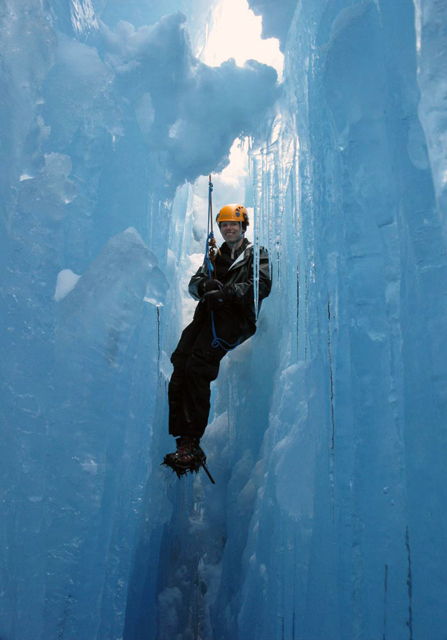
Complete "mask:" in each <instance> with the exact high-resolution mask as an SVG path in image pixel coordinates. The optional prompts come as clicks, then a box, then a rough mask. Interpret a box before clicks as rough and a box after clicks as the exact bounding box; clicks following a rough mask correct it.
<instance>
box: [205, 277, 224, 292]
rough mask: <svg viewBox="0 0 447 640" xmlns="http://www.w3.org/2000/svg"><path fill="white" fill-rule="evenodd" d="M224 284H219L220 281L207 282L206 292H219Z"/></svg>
mask: <svg viewBox="0 0 447 640" xmlns="http://www.w3.org/2000/svg"><path fill="white" fill-rule="evenodd" d="M222 287H223V284H222V283H221V282H219V280H207V281H206V282H205V287H204V291H205V293H208V291H219V290H220V289H222Z"/></svg>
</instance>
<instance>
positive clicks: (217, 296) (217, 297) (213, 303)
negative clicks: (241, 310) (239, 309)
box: [203, 289, 225, 311]
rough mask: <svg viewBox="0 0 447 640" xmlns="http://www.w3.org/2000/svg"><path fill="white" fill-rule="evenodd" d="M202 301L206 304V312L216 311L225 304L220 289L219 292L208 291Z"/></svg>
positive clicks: (223, 295)
mask: <svg viewBox="0 0 447 640" xmlns="http://www.w3.org/2000/svg"><path fill="white" fill-rule="evenodd" d="M203 299H204V300H205V302H206V305H207V307H208V311H216V309H218V308H219V307H220V306H221V305H222V304H223V303H224V302H225V294H224V292H223V291H222V290H221V289H219V291H208V293H205V295H204V296H203Z"/></svg>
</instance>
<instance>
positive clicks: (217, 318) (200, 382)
mask: <svg viewBox="0 0 447 640" xmlns="http://www.w3.org/2000/svg"><path fill="white" fill-rule="evenodd" d="M210 185H211V182H210ZM216 222H217V224H218V226H219V229H220V232H221V235H222V237H223V239H224V241H225V242H224V243H223V244H222V246H221V247H220V249H219V250H218V252H217V255H216V256H215V259H214V265H213V266H211V267H210V260H209V259H207V256H205V261H204V263H203V265H202V266H201V267H200V269H199V270H198V271H197V273H196V274H195V275H194V276H193V277H192V278H191V281H190V283H189V292H190V294H191V295H192V297H193V298H194V299H196V300H198V301H199V304H198V305H197V307H196V310H195V313H194V318H193V321H192V322H191V324H190V325H188V326H187V327H186V329H185V330H184V331H183V333H182V336H181V338H180V341H179V343H178V346H177V348H176V350H175V351H174V353H173V354H172V357H171V362H172V364H173V365H174V371H173V373H172V376H171V380H170V383H169V433H170V434H171V435H173V436H174V437H175V438H176V439H177V451H176V452H175V453H171V454H168V455H167V456H165V459H164V462H163V464H165V465H167V466H168V467H170V468H171V469H173V471H175V472H176V473H177V475H178V476H179V477H180V476H181V475H183V474H184V473H186V472H187V471H191V472H192V471H198V470H199V468H200V467H201V466H204V463H205V461H206V457H205V454H204V452H203V450H202V449H201V447H200V446H199V443H200V439H201V437H202V436H203V433H204V431H205V428H206V426H207V422H208V414H209V410H210V384H211V382H212V381H213V380H215V379H216V378H217V374H218V372H219V364H220V361H221V360H222V358H223V357H224V356H225V355H226V354H227V353H228V351H230V350H231V349H233V348H235V347H237V346H238V345H240V344H242V342H244V341H245V340H247V339H248V338H250V336H252V335H253V334H254V333H255V331H256V314H255V300H254V296H255V293H254V273H253V262H254V256H253V245H252V244H251V243H250V242H249V241H248V240H247V239H246V238H245V237H244V236H245V231H246V229H247V226H248V225H249V219H248V214H247V210H246V209H245V207H244V206H242V205H238V204H228V205H226V206H224V207H223V208H222V209H221V210H220V211H219V214H218V215H217V218H216ZM210 269H211V272H210ZM270 290H271V280H270V276H269V263H268V253H267V251H266V250H265V249H263V248H261V249H260V252H259V306H260V304H261V300H262V299H263V298H266V297H267V296H268V295H269V293H270ZM204 468H205V470H206V471H207V468H206V466H205V467H204ZM207 473H208V471H207ZM208 475H209V474H208ZM210 479H211V480H212V478H211V477H210Z"/></svg>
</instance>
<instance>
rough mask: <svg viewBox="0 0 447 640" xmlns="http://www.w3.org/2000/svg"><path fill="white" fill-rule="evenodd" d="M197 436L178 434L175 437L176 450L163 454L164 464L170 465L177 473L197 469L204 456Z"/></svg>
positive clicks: (204, 458)
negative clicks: (177, 436)
mask: <svg viewBox="0 0 447 640" xmlns="http://www.w3.org/2000/svg"><path fill="white" fill-rule="evenodd" d="M199 442H200V440H199V439H198V438H191V437H190V436H180V438H177V451H176V452H175V453H168V454H167V455H166V456H165V459H164V461H163V462H164V464H165V465H166V466H168V467H171V469H173V471H175V472H176V473H177V474H178V473H179V472H180V473H181V474H183V473H186V472H187V471H198V470H199V469H200V467H201V465H202V463H203V462H205V461H206V456H205V454H204V452H203V450H202V449H201V448H200V446H199Z"/></svg>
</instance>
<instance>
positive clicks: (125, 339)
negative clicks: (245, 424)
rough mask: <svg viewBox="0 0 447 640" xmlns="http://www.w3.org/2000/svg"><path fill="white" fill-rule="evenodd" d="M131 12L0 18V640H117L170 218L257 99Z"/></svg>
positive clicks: (264, 101) (170, 22)
mask: <svg viewBox="0 0 447 640" xmlns="http://www.w3.org/2000/svg"><path fill="white" fill-rule="evenodd" d="M142 4H144V3H140V5H139V6H138V3H128V4H126V6H125V7H123V3H121V2H120V3H116V2H101V1H98V2H94V3H92V2H90V0H73V1H72V2H68V3H67V2H58V1H56V0H55V1H54V2H37V3H36V2H35V1H34V0H11V1H8V2H7V3H4V4H3V5H2V7H1V9H0V116H1V117H0V136H1V143H0V157H1V164H2V171H1V177H0V203H1V215H0V220H1V222H0V237H1V240H0V242H1V252H0V268H1V276H0V281H1V305H2V308H1V314H0V318H1V319H0V327H1V331H0V336H1V337H0V351H1V358H0V363H1V364H0V369H1V373H0V376H1V378H0V387H1V402H0V425H1V433H2V447H1V448H0V469H1V471H0V478H1V480H0V492H1V500H0V547H1V551H0V584H1V586H0V637H1V638H2V639H4V640H19V639H20V640H27V639H31V638H32V639H33V640H36V639H37V638H42V639H43V638H45V639H48V638H78V639H79V638H83V639H86V640H87V639H89V640H90V639H93V638H108V639H110V638H121V637H122V635H123V627H124V618H125V610H126V601H127V597H128V596H127V592H128V587H129V576H130V571H131V557H132V553H133V550H134V548H135V545H137V544H138V540H139V538H138V535H137V532H138V524H139V521H140V517H141V514H142V509H141V507H142V504H143V501H144V496H145V493H144V487H145V482H146V478H147V476H148V473H150V472H151V468H152V466H151V465H152V459H154V460H155V464H156V465H157V466H158V465H159V461H158V459H157V458H156V456H153V457H152V456H151V443H152V435H153V430H154V425H155V424H157V426H159V423H156V422H155V420H154V416H155V415H159V412H160V410H159V408H158V405H160V406H161V407H162V410H163V407H164V402H165V380H166V375H167V373H166V364H165V360H166V355H165V354H164V353H163V350H162V344H163V340H164V334H165V333H166V335H168V336H169V335H170V333H169V332H170V331H172V330H171V329H170V328H169V326H168V319H169V318H170V317H171V314H174V313H175V310H176V309H177V308H178V304H179V303H178V301H177V298H176V293H177V274H176V273H175V272H174V269H173V266H174V263H173V260H172V259H171V258H169V253H168V249H169V247H170V245H171V244H172V246H174V245H175V242H179V237H178V236H179V235H180V232H179V233H178V234H176V239H173V237H172V236H173V235H174V232H173V231H172V230H171V222H172V219H173V217H174V218H175V216H176V215H177V214H176V211H177V210H179V211H181V215H182V217H183V218H184V217H185V210H186V204H185V202H187V201H188V194H189V191H188V189H186V190H185V189H183V191H181V192H180V195H179V196H178V197H177V200H176V208H174V209H173V199H174V196H175V193H176V189H177V187H178V186H179V185H182V184H183V183H185V180H186V179H189V180H195V178H196V177H197V176H199V175H200V174H201V173H206V172H208V171H214V170H217V169H219V168H220V169H221V168H223V167H224V166H225V164H226V163H227V162H228V154H229V151H230V147H231V145H232V143H233V140H234V139H235V138H236V137H237V136H239V135H241V134H248V135H251V134H253V133H254V132H255V131H256V130H257V128H259V125H260V123H262V121H263V119H264V114H265V112H266V110H268V108H269V107H270V106H271V105H272V104H273V102H274V100H275V97H276V95H277V94H276V72H275V71H274V70H273V69H271V68H270V67H267V66H265V65H260V64H258V63H256V62H254V61H253V62H251V63H249V64H247V65H246V67H245V68H243V69H242V68H238V67H236V66H235V64H234V63H232V62H228V63H226V64H224V65H222V66H221V67H219V68H214V69H211V68H209V67H207V66H206V65H203V64H202V63H200V61H199V60H198V59H196V58H195V56H194V54H193V51H192V46H191V43H190V38H189V35H188V30H187V27H186V16H185V15H184V14H183V13H180V12H179V10H181V9H184V8H185V7H184V6H182V3H180V2H178V3H174V2H171V3H163V7H164V13H163V12H162V3H158V5H157V6H156V5H155V4H154V5H153V7H152V10H149V9H148V7H146V8H144V7H143V6H142ZM187 4H188V3H185V6H186V5H187ZM120 7H121V10H122V13H121V14H120V16H119V18H120V20H118V19H117V18H118V13H117V12H118V9H119V8H120ZM139 9H140V10H139ZM166 12H171V13H170V15H165V13H166ZM194 15H195V14H193V17H194ZM129 20H134V23H133V24H132V23H131V22H129ZM147 25H149V26H147ZM217 87H219V90H220V91H223V92H224V93H225V92H227V93H228V94H229V95H230V96H232V97H231V98H230V99H229V100H228V101H227V102H225V103H222V100H221V97H220V95H221V94H220V93H219V91H217V90H216V88H217ZM183 193H185V194H186V196H185V197H186V200H185V201H184V200H182V194H183ZM183 226H184V225H183ZM173 320H174V318H173ZM177 324H178V323H176V322H173V325H175V330H176V333H177V332H178V326H177Z"/></svg>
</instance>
